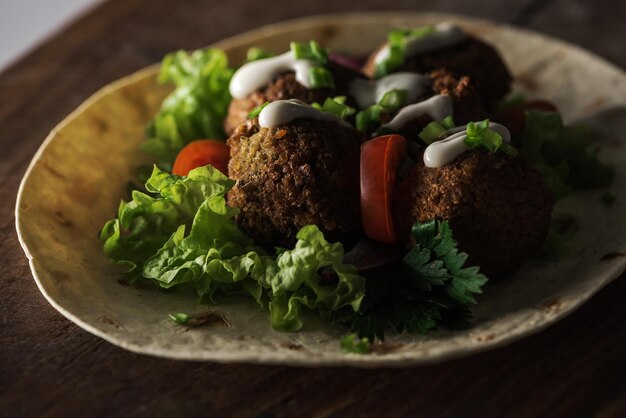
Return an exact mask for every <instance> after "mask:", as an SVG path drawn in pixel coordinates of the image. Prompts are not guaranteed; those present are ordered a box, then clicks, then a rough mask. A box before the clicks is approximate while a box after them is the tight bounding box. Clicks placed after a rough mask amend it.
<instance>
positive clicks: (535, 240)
mask: <svg viewBox="0 0 626 418" xmlns="http://www.w3.org/2000/svg"><path fill="white" fill-rule="evenodd" d="M394 201H395V202H394V203H395V205H394V206H395V211H396V213H395V219H396V224H397V228H398V231H399V235H400V236H403V237H406V238H405V239H406V241H407V243H409V244H410V243H411V240H412V237H411V227H412V225H413V224H414V223H415V222H416V221H418V222H426V221H429V220H432V219H438V220H447V221H449V223H450V227H451V228H452V233H453V236H454V238H455V239H456V240H457V241H458V245H459V248H460V250H461V251H464V252H466V253H467V254H468V255H469V259H468V265H476V266H480V268H481V271H483V272H484V273H485V274H487V275H488V276H489V277H491V278H496V277H501V276H504V275H506V274H507V273H510V272H512V271H513V270H515V269H516V268H517V267H519V266H520V265H522V264H523V263H524V262H526V261H527V260H528V259H529V258H530V257H532V256H533V255H534V254H536V253H537V251H538V250H540V249H541V247H542V245H543V244H544V242H545V239H546V235H547V233H548V227H549V224H550V215H551V212H552V203H551V193H550V191H549V190H548V187H547V186H546V184H545V182H544V180H543V178H542V177H541V175H540V174H539V172H537V171H536V170H534V169H532V168H530V167H529V166H528V165H527V164H526V163H525V162H524V161H523V160H522V159H521V158H519V157H508V156H506V155H504V154H503V153H489V152H487V151H483V150H478V149H475V150H470V151H466V152H464V153H463V154H461V155H460V156H459V157H458V158H457V159H456V160H455V161H453V162H451V163H449V164H447V165H445V166H443V167H441V168H428V167H426V166H425V165H424V164H423V162H422V161H421V160H420V161H419V163H418V164H417V165H416V166H415V167H414V168H413V170H412V171H411V172H410V174H409V175H408V176H407V177H406V178H405V179H404V180H403V181H402V183H401V184H400V185H399V186H398V189H397V191H396V193H395V197H394ZM413 245H414V242H413Z"/></svg>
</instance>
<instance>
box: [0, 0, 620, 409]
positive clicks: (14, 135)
mask: <svg viewBox="0 0 626 418" xmlns="http://www.w3.org/2000/svg"><path fill="white" fill-rule="evenodd" d="M383 9H385V10H393V9H395V10H401V9H402V10H404V9H406V10H435V11H445V12H453V13H460V14H467V15H470V16H478V17H482V18H488V19H492V20H498V21H502V22H509V23H512V24H515V25H518V26H522V27H526V28H529V29H533V30H536V31H539V32H543V33H546V34H550V35H553V36H556V37H559V38H562V39H565V40H568V41H571V42H574V43H577V44H580V45H581V46H583V47H585V48H588V49H590V50H592V51H594V52H596V53H597V54H599V55H601V56H603V57H605V58H607V59H608V60H610V61H612V62H614V63H616V64H617V65H619V66H621V67H626V48H625V47H624V38H625V37H626V2H624V1H622V0H596V1H582V0H553V1H550V0H545V1H533V0H515V1H506V2H505V1H491V2H487V1H467V0H440V1H398V0H396V1H394V2H391V1H389V0H361V1H359V2H351V3H347V2H346V3H339V2H331V1H308V2H303V1H289V2H283V1H277V0H272V1H259V0H257V1H252V0H228V1H200V0H184V1H181V0H124V1H123V0H112V1H109V2H107V3H105V4H104V5H102V6H101V7H99V8H98V9H96V10H95V11H93V12H92V13H90V14H89V15H87V16H84V17H83V18H82V19H80V20H78V21H76V22H75V23H74V24H72V25H71V26H69V27H68V28H66V29H65V30H64V31H63V32H62V33H59V34H58V35H56V36H54V37H53V38H51V39H49V40H48V41H47V42H46V43H45V44H44V45H42V46H41V47H40V48H39V49H37V50H36V51H34V52H32V53H31V54H30V55H28V56H26V57H25V58H23V59H22V60H21V61H19V62H17V63H15V64H14V65H13V66H11V67H10V68H8V69H7V70H6V71H5V72H4V73H2V74H0V132H1V135H0V180H1V181H2V186H1V187H0V211H1V212H0V214H1V216H0V416H105V415H117V416H128V415H150V416H179V415H186V416H189V415H210V416H218V417H226V416H262V417H273V416H298V417H301V416H315V417H325V416H343V417H351V416H365V415H367V416H412V417H414V416H446V417H452V416H482V417H486V416H495V417H502V416H507V417H511V416H515V417H518V416H519V417H530V416H550V417H554V416H564V417H572V416H599V417H605V416H615V417H618V416H626V385H625V384H624V378H623V376H624V372H625V371H626V337H625V335H626V333H625V331H626V326H625V325H624V323H625V321H624V320H625V319H626V303H625V301H626V280H624V279H625V276H622V277H621V278H620V279H618V280H616V281H615V282H614V283H613V284H611V285H609V286H607V287H606V288H605V289H604V290H602V291H601V292H600V293H599V294H598V295H597V296H595V297H594V298H593V299H592V300H591V301H590V302H588V303H587V304H585V305H584V306H583V307H582V308H581V309H579V310H578V311H577V312H575V313H574V314H573V315H571V316H570V317H568V318H567V319H565V320H563V321H561V322H560V323H558V324H557V325H555V326H553V327H551V328H549V329H548V330H546V331H544V332H542V333H540V334H538V335H535V336H532V337H529V338H526V339H524V340H522V341H519V342H517V343H515V344H512V345H510V346H507V347H505V348H501V349H498V350H495V351H491V352H487V353H483V354H480V355H475V356H471V357H468V358H464V359H460V360H455V361H450V362H446V363H444V364H440V365H433V366H426V367H415V368H406V369H388V370H385V369H381V370H353V369H299V368H289V367H274V366H252V365H218V364H212V363H191V362H176V361H169V360H161V359H157V358H151V357H145V356H140V355H136V354H132V353H129V352H126V351H123V350H121V349H119V348H116V347H114V346H112V345H110V344H108V343H106V342H104V341H102V340H100V339H98V338H96V337H94V336H92V335H90V334H88V333H87V332H85V331H83V330H81V329H79V328H78V327H77V326H75V325H74V324H72V323H71V322H69V321H68V320H66V319H65V318H63V317H62V316H61V315H60V314H59V313H57V312H56V311H55V310H54V309H53V308H52V307H51V306H50V305H49V304H48V303H47V302H46V301H45V300H44V298H43V296H42V295H41V294H40V293H39V291H38V290H37V287H36V285H35V282H34V281H33V279H32V277H31V274H30V271H29V268H28V263H27V260H26V257H25V256H24V254H23V253H22V251H21V248H20V247H19V244H18V242H17V237H16V234H15V230H14V216H13V208H14V205H15V195H16V192H17V187H18V183H19V181H20V179H21V177H22V176H23V174H24V171H25V169H26V166H27V164H28V162H29V161H30V159H31V158H32V155H33V153H34V152H35V151H36V149H37V148H38V147H39V145H40V143H41V141H42V140H43V139H44V137H45V136H46V135H47V133H48V132H49V131H50V130H51V128H53V127H54V125H55V124H56V123H57V122H59V121H60V120H61V119H62V118H63V117H64V116H66V115H67V114H68V113H69V112H70V111H72V110H73V109H74V108H75V107H76V106H78V105H79V104H80V103H81V102H82V101H83V100H84V99H86V98H87V97H88V96H89V95H91V94H92V93H93V92H94V91H96V90H97V89H99V88H100V87H102V86H103V85H105V84H107V83H108V82H110V81H113V80H115V79H117V78H119V77H121V76H123V75H126V74H128V73H131V72H133V71H135V70H137V69H139V68H142V67H144V66H146V65H148V64H152V63H154V62H157V61H159V60H160V59H161V57H162V56H163V55H164V54H165V53H166V52H168V51H171V50H175V49H179V48H187V49H190V48H196V47H201V46H204V45H206V44H209V43H211V42H214V41H217V40H220V39H222V38H225V37H228V36H231V35H234V34H237V33H239V32H241V31H244V30H248V29H252V28H255V27H257V26H261V25H264V24H267V23H271V22H276V21H279V20H285V19H289V18H294V17H300V16H306V15H311V14H319V13H329V12H338V11H364V10H383Z"/></svg>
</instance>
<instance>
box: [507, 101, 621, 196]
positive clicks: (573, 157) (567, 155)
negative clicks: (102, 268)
mask: <svg viewBox="0 0 626 418" xmlns="http://www.w3.org/2000/svg"><path fill="white" fill-rule="evenodd" d="M519 148H520V153H521V155H522V157H524V159H525V160H526V161H528V162H529V163H530V165H531V166H532V167H533V168H535V169H536V170H537V171H539V173H541V174H542V176H543V177H544V179H545V181H546V183H547V184H548V187H549V188H550V190H552V194H553V196H554V199H555V200H558V199H560V198H562V197H564V196H565V195H567V194H568V193H570V192H571V191H572V190H580V189H591V188H599V187H606V186H608V185H610V184H611V182H612V181H613V176H614V172H613V168H612V167H609V166H607V165H605V164H603V163H602V162H600V161H599V160H598V157H597V154H598V150H599V147H598V145H597V143H596V142H595V141H594V138H593V133H592V132H591V131H590V130H589V129H587V128H586V127H584V126H580V125H578V126H576V125H575V126H564V125H563V121H562V120H561V116H560V115H559V113H558V112H543V111H539V110H527V111H526V122H525V129H524V133H523V136H522V138H521V143H520V147H519Z"/></svg>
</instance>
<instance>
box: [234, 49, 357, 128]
mask: <svg viewBox="0 0 626 418" xmlns="http://www.w3.org/2000/svg"><path fill="white" fill-rule="evenodd" d="M328 69H329V70H330V71H331V73H332V74H333V79H334V81H335V87H334V88H321V89H308V88H306V87H304V86H303V85H302V84H300V83H298V82H297V81H296V75H295V73H294V72H286V73H284V74H282V75H281V76H279V77H277V78H276V79H275V80H274V81H273V82H272V83H271V84H269V85H268V86H266V87H263V88H262V89H260V90H257V91H255V92H253V93H251V94H250V95H248V96H247V97H245V98H243V99H235V98H233V99H232V100H231V102H230V105H229V107H228V115H227V116H226V119H225V120H224V131H225V132H226V134H227V135H229V136H230V135H231V134H232V133H233V132H234V130H235V129H236V128H237V126H239V125H240V124H241V123H243V122H245V121H246V119H248V114H249V113H250V111H251V110H252V109H254V108H255V107H258V106H261V105H262V104H263V103H265V102H274V101H276V100H289V99H298V100H301V101H303V102H304V103H307V104H311V103H314V102H317V103H320V104H322V103H323V102H324V100H326V99H327V98H328V97H335V96H346V95H347V94H348V85H349V83H350V81H352V80H354V79H356V78H364V76H363V74H361V73H360V72H358V71H356V70H353V69H351V68H348V67H345V66H343V65H340V64H337V63H335V62H333V61H330V62H329V63H328ZM348 104H349V105H350V106H353V105H354V103H352V102H350V101H348Z"/></svg>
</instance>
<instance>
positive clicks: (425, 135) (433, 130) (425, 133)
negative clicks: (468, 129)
mask: <svg viewBox="0 0 626 418" xmlns="http://www.w3.org/2000/svg"><path fill="white" fill-rule="evenodd" d="M452 128H454V119H452V116H448V117H446V118H444V120H442V121H441V122H437V121H432V122H430V123H429V124H428V125H426V127H425V128H424V129H422V132H420V133H419V134H418V136H419V137H420V138H421V139H422V141H424V142H425V143H427V144H432V143H433V142H435V141H437V140H438V139H440V138H441V136H442V135H443V134H445V133H446V132H447V131H448V130H450V129H452Z"/></svg>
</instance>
